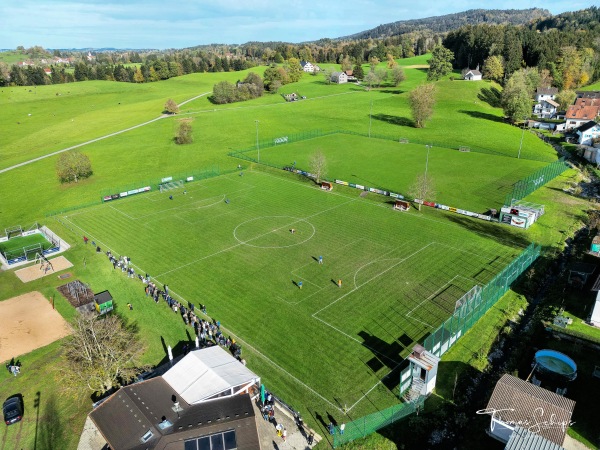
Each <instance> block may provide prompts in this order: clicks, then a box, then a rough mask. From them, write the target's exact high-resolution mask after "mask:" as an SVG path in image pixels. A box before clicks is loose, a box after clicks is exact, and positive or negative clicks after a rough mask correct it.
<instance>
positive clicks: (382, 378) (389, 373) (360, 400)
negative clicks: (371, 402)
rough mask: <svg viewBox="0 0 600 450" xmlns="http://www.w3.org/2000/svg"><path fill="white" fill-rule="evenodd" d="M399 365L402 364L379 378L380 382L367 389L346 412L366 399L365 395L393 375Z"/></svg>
mask: <svg viewBox="0 0 600 450" xmlns="http://www.w3.org/2000/svg"><path fill="white" fill-rule="evenodd" d="M402 362H404V361H402ZM401 364H402V363H398V364H396V365H395V366H394V367H393V368H392V369H391V370H390V371H389V372H388V373H387V374H386V375H384V376H383V377H381V380H379V381H378V382H377V383H375V384H374V385H373V387H372V388H371V389H369V390H368V391H367V392H365V393H364V395H363V396H362V397H360V398H359V399H358V400H356V402H354V404H353V405H352V406H350V408H347V409H346V412H350V411H351V410H352V408H354V407H355V406H356V405H358V404H359V403H360V402H362V401H363V400H364V399H365V398H366V397H367V395H369V394H370V393H371V391H372V390H373V389H375V388H376V387H377V386H379V385H380V384H381V383H382V382H383V380H385V379H386V378H387V377H389V376H390V375H391V374H392V373H394V370H396V369H397V368H398V367H399V366H400V365H401Z"/></svg>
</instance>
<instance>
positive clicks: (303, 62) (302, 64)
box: [300, 61, 312, 67]
mask: <svg viewBox="0 0 600 450" xmlns="http://www.w3.org/2000/svg"><path fill="white" fill-rule="evenodd" d="M307 64H310V65H311V66H312V63H311V62H309V61H300V65H301V66H302V67H304V66H306V65H307Z"/></svg>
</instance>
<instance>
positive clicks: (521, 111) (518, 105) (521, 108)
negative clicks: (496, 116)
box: [501, 70, 531, 123]
mask: <svg viewBox="0 0 600 450" xmlns="http://www.w3.org/2000/svg"><path fill="white" fill-rule="evenodd" d="M501 103H502V109H504V115H505V116H506V117H508V118H509V120H510V121H511V122H512V123H516V122H518V121H520V120H523V119H524V118H526V117H529V115H530V114H531V99H530V94H529V88H528V86H527V78H526V75H525V73H524V72H523V71H521V70H519V71H517V72H515V73H514V74H513V75H512V76H511V77H510V78H509V79H508V80H507V82H506V85H505V86H504V90H503V91H502V98H501Z"/></svg>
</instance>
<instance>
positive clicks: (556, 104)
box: [542, 98, 560, 108]
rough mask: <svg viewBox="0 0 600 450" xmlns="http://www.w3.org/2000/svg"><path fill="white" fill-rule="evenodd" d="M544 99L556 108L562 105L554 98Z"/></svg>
mask: <svg viewBox="0 0 600 450" xmlns="http://www.w3.org/2000/svg"><path fill="white" fill-rule="evenodd" d="M542 101H544V102H546V103H548V104H549V105H552V106H554V107H555V108H558V107H559V106H560V105H559V104H558V103H557V102H555V101H554V100H552V99H549V98H548V99H546V100H542Z"/></svg>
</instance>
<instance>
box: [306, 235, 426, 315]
mask: <svg viewBox="0 0 600 450" xmlns="http://www.w3.org/2000/svg"><path fill="white" fill-rule="evenodd" d="M432 244H433V242H430V243H429V244H427V245H424V246H423V247H421V248H420V249H419V250H417V251H415V252H413V253H411V254H410V255H408V256H407V257H405V258H402V259H400V260H399V261H398V262H397V263H396V264H393V265H391V266H390V267H388V268H387V269H385V270H383V271H381V272H380V273H378V274H377V275H374V276H373V277H372V278H370V279H369V280H367V281H365V282H364V283H363V284H361V285H360V286H359V287H355V288H354V289H351V290H350V291H348V292H346V293H345V294H344V295H342V296H341V297H339V298H337V299H336V300H334V301H333V302H331V303H330V304H328V305H326V306H324V307H323V308H321V309H320V310H318V311H317V312H315V313H313V314H312V316H313V317H315V316H316V315H317V314H319V313H320V312H321V311H323V310H325V309H327V308H329V307H330V306H332V305H334V304H336V303H337V302H339V301H340V300H342V299H344V298H346V297H347V296H348V295H350V294H352V293H353V292H354V291H356V290H358V289H360V288H361V287H363V286H364V285H366V284H368V283H370V282H371V281H373V280H374V279H376V278H379V277H380V276H381V275H384V274H386V273H387V272H389V271H390V270H392V269H393V268H394V267H396V266H397V265H399V264H402V263H403V262H404V261H406V260H408V259H410V258H412V257H413V256H415V255H416V254H418V253H420V252H422V251H423V250H425V249H426V248H428V247H429V246H431V245H432Z"/></svg>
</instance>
